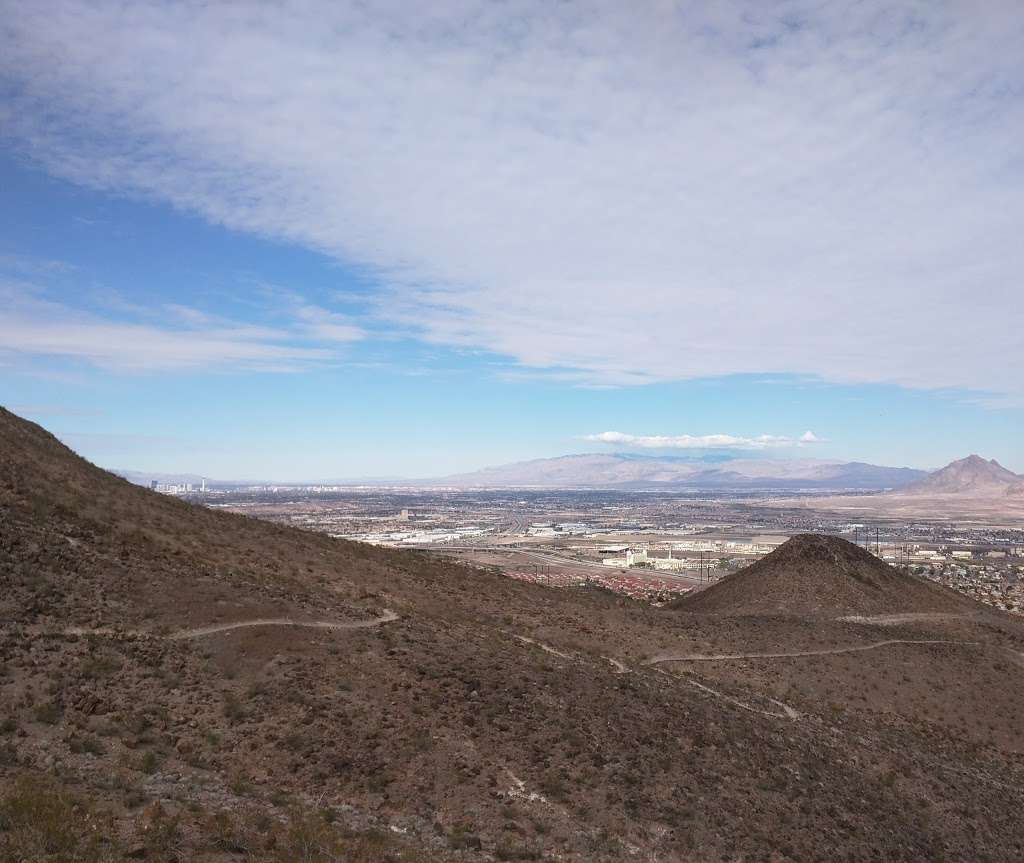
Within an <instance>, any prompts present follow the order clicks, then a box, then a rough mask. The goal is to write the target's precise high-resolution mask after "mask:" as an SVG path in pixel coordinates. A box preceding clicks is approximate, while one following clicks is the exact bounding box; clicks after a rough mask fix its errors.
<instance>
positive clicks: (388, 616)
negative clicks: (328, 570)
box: [167, 608, 398, 641]
mask: <svg viewBox="0 0 1024 863" xmlns="http://www.w3.org/2000/svg"><path fill="white" fill-rule="evenodd" d="M393 620H398V615H397V614H395V613H394V612H393V611H391V610H390V609H388V608H385V609H384V613H383V614H382V615H381V616H380V617H374V618H372V619H371V620H353V621H345V622H337V621H329V620H292V619H291V618H290V617H267V618H257V619H256V620H240V621H237V622H236V623H214V624H211V625H209V626H199V627H196V628H195V629H183V630H181V631H180V632H174V633H171V634H170V635H168V636H167V637H168V638H169V639H171V640H172V641H180V640H181V639H184V638H201V637H202V636H204V635H213V634H215V633H217V632H227V631H228V630H231V629H243V628H245V627H249V626H304V627H307V628H309V629H334V630H337V629H373V628H374V627H377V626H382V625H383V624H385V623H391V621H393Z"/></svg>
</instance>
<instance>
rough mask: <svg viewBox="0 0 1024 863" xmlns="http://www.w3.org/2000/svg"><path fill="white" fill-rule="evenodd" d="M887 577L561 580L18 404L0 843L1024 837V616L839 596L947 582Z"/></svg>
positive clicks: (994, 855) (386, 853) (134, 851)
mask: <svg viewBox="0 0 1024 863" xmlns="http://www.w3.org/2000/svg"><path fill="white" fill-rule="evenodd" d="M802 544H803V546H804V551H803V553H801V554H796V555H794V557H793V558H792V559H791V562H792V564H793V568H792V569H791V570H790V571H792V572H794V573H796V576H795V577H798V578H800V579H805V580H806V578H809V573H811V572H812V571H820V565H821V562H822V559H819V557H818V556H816V553H814V552H813V549H814V548H815V547H816V546H815V544H814V543H813V542H812V541H810V540H805V541H803V543H802ZM799 548H800V545H798V546H797V549H798V550H799ZM805 556H806V557H807V560H806V561H805V562H804V563H801V560H802V559H803V558H804V557H805ZM853 562H854V563H855V564H857V565H858V566H859V565H860V564H859V563H858V562H857V560H854V561H853ZM862 575H864V576H865V582H866V583H865V585H864V586H863V588H860V587H858V589H857V591H855V592H853V593H843V594H842V595H841V596H840V595H838V594H837V598H838V599H840V600H842V601H840V602H839V606H837V607H834V608H833V607H830V606H828V605H827V603H826V599H827V597H824V596H823V597H821V598H819V599H815V600H814V601H813V602H812V603H809V604H807V605H804V606H802V608H805V609H808V608H810V609H813V610H814V612H815V613H814V614H813V615H808V614H804V615H803V616H792V615H789V616H785V615H780V614H777V613H775V612H778V611H780V610H781V611H792V609H788V608H783V607H781V606H780V605H779V604H778V603H775V604H771V603H768V604H767V605H766V606H765V608H766V609H768V610H770V611H771V612H772V613H771V614H770V615H768V616H750V615H749V614H748V615H746V616H734V615H731V614H713V615H710V614H705V613H703V612H701V613H696V612H693V611H690V610H681V609H675V610H669V609H655V608H652V607H650V606H647V605H644V604H640V603H636V602H632V601H630V600H627V599H623V598H621V597H616V596H613V595H609V594H608V593H607V592H604V591H595V590H588V589H578V590H569V589H566V590H553V589H545V588H543V587H539V586H537V585H531V584H524V583H521V582H517V581H514V580H511V579H506V578H502V577H500V576H497V575H495V574H494V573H492V572H488V571H483V570H475V569H471V568H468V567H464V566H459V565H456V564H453V563H450V562H448V561H443V560H439V559H437V558H433V557H431V556H429V555H426V554H420V553H411V552H399V551H387V550H382V549H374V548H370V547H366V546H361V545H358V544H353V543H348V542H341V541H337V540H332V539H330V538H328V537H325V536H322V535H317V534H311V533H305V532H301V531H298V530H294V529H287V528H282V527H277V526H274V525H269V524H265V523H261V522H257V521H254V520H250V519H246V518H243V517H240V516H234V515H230V514H226V513H220V512H213V511H210V510H206V509H201V508H196V507H191V506H188V505H186V504H183V503H181V502H179V501H176V500H173V499H169V498H167V497H164V496H160V495H157V494H154V493H151V492H149V491H147V490H144V489H140V488H136V487H134V486H130V485H129V484H128V483H125V482H123V481H121V480H118V479H116V478H115V477H113V476H111V475H109V474H107V473H105V472H103V471H100V470H98V469H97V468H95V467H93V466H92V465H89V464H88V463H86V462H85V461H83V460H81V459H79V458H78V457H77V456H74V455H73V454H72V453H71V452H70V451H68V450H67V449H66V448H64V447H63V446H62V445H61V444H59V443H58V442H57V441H56V440H55V439H54V438H52V437H51V436H50V435H48V434H46V433H45V432H44V431H43V430H41V429H39V428H38V427H36V426H33V425H31V424H30V423H26V422H24V421H22V420H19V419H18V418H17V417H14V416H13V415H11V414H9V413H6V412H3V411H0V588H2V589H0V859H3V860H6V859H26V860H36V859H48V860H54V861H58V860H59V861H72V860H114V859H125V857H126V856H130V859H146V860H167V861H169V860H181V861H185V860H209V861H228V860H275V861H286V860H299V859H303V860H309V861H328V860H332V861H333V860H352V861H370V860H394V861H400V860H406V861H414V860H420V861H424V860H516V859H518V860H552V861H553V860H562V861H580V863H582V861H613V860H615V861H617V860H623V859H635V860H655V859H657V860H660V861H689V860H695V861H696V860H699V861H706V860H723V861H724V860H729V861H734V860H744V861H753V860H774V861H784V860H794V861H795V860H800V861H803V860H840V859H841V860H877V859H885V860H907V861H910V860H914V861H916V860H924V859H927V860H943V859H945V860H962V859H972V860H1017V859H1021V856H1022V855H1024V845H1022V839H1021V837H1022V836H1024V815H1022V813H1024V790H1022V789H1024V759H1022V754H1021V753H1024V728H1022V727H1021V726H1020V723H1019V722H1018V721H1017V718H1018V717H1019V716H1020V715H1021V712H1022V709H1024V686H1022V685H1021V683H1022V682H1024V680H1022V675H1024V666H1022V665H1021V664H1020V652H1021V651H1024V629H1022V627H1021V625H1020V623H1019V622H1018V621H1016V620H1014V619H1012V618H1010V617H1008V616H1006V615H1002V614H999V613H996V612H992V611H987V610H985V609H984V608H982V607H981V606H977V605H975V604H974V603H970V602H969V601H967V600H964V602H965V603H966V606H965V607H966V609H967V612H968V613H966V614H965V616H962V617H961V616H943V617H940V618H935V619H932V618H912V619H910V620H909V622H906V621H902V620H900V621H897V622H895V623H893V622H891V621H890V622H888V623H886V624H885V625H875V624H872V623H871V622H867V623H865V622H854V621H843V620H835V619H831V618H834V617H839V616H842V615H850V614H857V615H866V614H873V613H900V612H907V613H914V612H932V611H948V610H949V609H948V608H946V607H945V605H944V604H943V602H940V601H937V600H935V599H934V596H933V594H932V593H930V592H928V593H924V592H922V593H914V594H913V596H914V597H917V598H915V599H913V600H912V601H911V600H908V599H907V597H908V596H909V594H908V593H907V591H906V590H904V589H903V587H905V585H903V582H902V581H895V582H891V580H888V574H887V577H886V578H882V577H881V576H880V575H879V574H878V573H866V574H864V573H862ZM769 578H775V579H777V580H778V581H779V583H780V584H782V582H783V581H784V579H782V576H781V575H779V576H769ZM872 579H873V580H874V581H872ZM725 583H726V582H722V584H721V585H719V587H721V586H723V585H724V584H725ZM773 583H774V582H773ZM807 589H808V587H807V585H806V584H804V586H803V587H802V588H801V590H799V591H794V593H793V594H792V595H793V596H794V602H795V601H796V600H799V599H800V597H801V594H802V593H805V592H806V590H807ZM874 591H881V592H882V594H883V595H884V597H885V598H886V600H887V601H890V600H891V601H894V602H896V607H892V606H886V607H884V608H880V607H879V606H882V605H885V603H884V602H881V601H879V602H877V603H876V602H875V601H874V600H872V601H871V602H866V601H864V600H863V597H864V596H868V597H874V596H875V595H876V594H875V593H874ZM705 595H706V596H707V595H710V590H709V591H708V592H707V593H706V594H705ZM847 596H849V597H851V598H849V599H847V598H846V597H847ZM954 600H955V601H954ZM745 601H748V600H745ZM917 601H920V603H922V604H923V605H924V606H926V607H919V606H914V607H913V608H907V607H906V606H907V604H908V603H910V604H912V602H917ZM959 602H960V600H959V598H956V597H954V598H953V599H951V600H950V603H951V605H955V606H956V609H955V610H956V611H961V610H963V609H962V608H961V606H960V605H959ZM385 609H389V610H391V611H393V612H394V614H395V615H397V619H395V620H388V621H387V622H381V620H382V618H384V617H385V616H386V615H385ZM281 620H284V621H287V622H289V623H290V622H292V621H297V622H302V623H316V622H323V623H332V624H339V623H341V624H347V623H357V622H361V623H363V624H365V625H363V626H361V627H359V628H355V627H347V628H326V627H319V628H318V627H309V626H294V625H276V624H275V625H265V624H266V622H267V621H281ZM248 623H262V624H264V625H244V624H248ZM224 624H238V625H237V626H235V627H234V628H221V627H222V625H224ZM211 627H217V628H218V629H217V631H212V630H211V629H209V628H211ZM185 630H189V631H193V633H194V631H196V630H202V631H203V634H201V635H200V634H197V633H194V634H195V637H187V638H174V637H172V636H174V635H175V634H180V633H181V632H182V631H185ZM82 633H84V634H82ZM926 640H935V641H939V640H944V641H949V642H952V643H949V644H916V643H915V644H901V643H897V642H900V641H926ZM880 641H890V642H892V643H890V644H887V645H884V646H874V647H871V648H870V649H863V650H860V651H856V652H854V651H846V652H841V653H836V652H832V653H824V652H822V653H814V652H816V651H826V650H830V649H834V648H838V647H844V648H845V647H852V646H856V645H872V644H875V643H876V642H880ZM791 652H804V653H808V654H811V653H814V655H804V656H774V657H758V658H740V659H733V660H731V661H715V662H712V661H707V662H701V663H686V662H678V661H674V662H664V663H658V664H648V661H649V660H651V659H652V658H655V657H657V656H659V655H664V654H669V653H671V654H683V655H692V654H704V655H708V654H730V655H735V654H754V653H761V654H780V653H791Z"/></svg>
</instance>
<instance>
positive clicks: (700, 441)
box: [583, 431, 822, 450]
mask: <svg viewBox="0 0 1024 863" xmlns="http://www.w3.org/2000/svg"><path fill="white" fill-rule="evenodd" d="M583 440H587V441H592V442H594V443H606V444H612V445H614V446H627V447H637V448H639V449H730V450H737V449H741V450H765V449H785V448H788V447H803V446H808V445H810V444H814V443H821V442H822V439H821V438H819V437H818V436H817V435H816V434H814V432H812V431H806V432H804V433H803V434H802V435H800V437H795V438H794V437H786V436H785V435H768V434H763V435H758V436H757V437H741V436H738V435H729V434H707V435H688V434H684V435H633V434H625V433H623V432H617V431H606V432H600V433H598V434H588V435H584V437H583Z"/></svg>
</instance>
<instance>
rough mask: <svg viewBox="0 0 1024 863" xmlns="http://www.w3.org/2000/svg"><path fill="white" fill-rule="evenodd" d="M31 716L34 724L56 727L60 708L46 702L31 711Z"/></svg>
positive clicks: (51, 702) (54, 703)
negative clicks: (34, 719)
mask: <svg viewBox="0 0 1024 863" xmlns="http://www.w3.org/2000/svg"><path fill="white" fill-rule="evenodd" d="M32 715H33V716H35V718H36V722H42V723H45V724H46V725H56V724H57V723H58V722H59V721H60V708H59V707H58V706H57V704H56V702H53V701H47V702H45V703H44V704H40V705H39V706H38V707H36V709H35V710H33V711H32Z"/></svg>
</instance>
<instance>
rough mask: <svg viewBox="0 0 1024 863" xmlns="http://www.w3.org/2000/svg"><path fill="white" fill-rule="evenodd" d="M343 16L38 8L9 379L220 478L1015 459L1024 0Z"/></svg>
mask: <svg viewBox="0 0 1024 863" xmlns="http://www.w3.org/2000/svg"><path fill="white" fill-rule="evenodd" d="M4 5H5V6H6V5H7V4H4ZM315 5H316V4H314V6H315ZM307 11H308V10H307ZM316 11H317V15H304V14H301V10H300V9H299V7H298V6H294V5H293V4H290V3H281V4H268V5H266V6H264V7H260V8H259V9H258V10H251V11H250V12H248V13H247V14H240V13H232V12H231V11H230V10H227V9H219V8H215V7H203V8H200V7H196V8H188V9H186V8H185V7H182V9H181V10H176V9H175V8H174V7H170V6H165V5H161V4H148V3H142V4H137V5H135V6H133V7H132V8H130V9H125V8H123V7H121V6H115V5H113V4H104V3H96V4H86V3H82V2H77V0H60V2H57V3H54V4H47V7H46V8H45V9H42V8H40V9H38V10H35V9H29V8H25V7H14V6H13V5H12V6H10V8H9V10H8V15H7V16H6V17H7V19H8V20H9V22H10V26H9V27H8V28H7V29H5V31H4V32H3V34H2V35H0V49H2V50H0V79H2V80H3V82H4V89H3V94H4V95H3V96H2V97H0V122H2V125H3V133H2V135H0V182H2V187H3V189H4V195H3V203H2V204H0V299H2V302H0V369H2V373H0V381H2V384H0V403H2V404H4V405H5V406H7V407H8V408H10V409H11V410H14V411H15V412H17V413H20V414H23V415H25V416H26V417H28V418H29V419H32V420H35V421H38V422H41V423H42V424H43V425H44V426H45V427H46V428H48V429H51V430H52V431H54V432H55V433H57V434H58V436H60V437H61V438H62V439H64V440H66V441H67V442H68V443H69V444H71V445H73V446H74V447H75V449H77V450H78V451H80V452H82V453H83V454H84V455H86V456H87V457H89V458H90V459H91V460H93V461H95V462H97V463H99V464H101V465H103V466H106V467H117V468H130V469H138V470H149V471H161V472H190V473H197V474H204V475H207V476H211V477H219V478H236V477H249V476H255V477H269V478H274V479H280V480H299V479H314V478H318V477H322V478H331V477H361V476H381V475H386V476H409V477H429V476H441V475H445V474H449V473H457V472H464V471H471V470H475V469H478V468H481V467H484V466H486V465H495V464H503V463H507V462H514V461H519V460H525V459H530V458H540V457H550V456H557V455H562V454H566V453H573V452H616V451H623V450H625V451H630V452H636V453H642V454H654V453H659V452H664V453H675V454H692V455H694V456H700V455H702V454H710V455H714V454H719V455H721V454H726V455H730V454H734V455H742V456H743V457H745V458H749V457H770V458H789V457H792V458H804V457H813V458H824V459H837V460H862V461H866V462H872V463H876V464H884V465H892V466H909V467H915V468H922V469H932V468H937V467H941V466H942V465H944V464H946V463H948V462H950V461H952V460H954V459H957V458H961V457H963V456H965V455H967V454H968V453H972V452H977V453H979V454H981V455H983V456H984V457H986V458H995V459H997V460H999V461H1000V462H1001V463H1002V464H1004V465H1005V466H1006V467H1008V468H1010V469H1011V470H1014V471H1016V472H1018V473H1020V472H1024V443H1022V438H1021V435H1020V432H1019V430H1020V428H1022V427H1024V382H1022V381H1024V379H1022V377H1021V375H1020V368H1021V365H1022V360H1024V310H1022V308H1021V304H1020V303H1019V293H1020V287H1019V285H1020V273H1021V271H1022V265H1024V252H1022V248H1021V245H1020V243H1019V241H1018V239H1017V234H1018V232H1019V224H1020V221H1021V218H1022V217H1024V195H1022V180H1024V168H1022V166H1021V164H1020V161H1019V158H1017V156H1016V153H1017V151H1018V149H1019V147H1018V146H1017V143H1016V142H1018V141H1019V140H1021V138H1022V137H1024V104H1022V100H1021V98H1020V87H1019V82H1020V81H1021V80H1024V59H1022V58H1021V57H1020V52H1019V51H1018V50H1016V46H1017V45H1018V44H1019V41H1020V39H1021V37H1022V36H1024V22H1022V21H1021V18H1020V16H1019V14H1015V13H1014V10H1013V8H1012V6H1010V5H1005V4H992V5H991V6H988V7H986V9H984V10H980V11H979V10H976V9H969V8H968V7H967V6H965V5H963V4H958V3H946V4H912V5H909V6H905V7H901V9H900V10H899V11H894V10H892V9H889V8H887V7H886V6H885V4H881V3H877V4H876V3H866V4H860V5H859V6H858V7H857V8H856V10H855V11H852V10H845V11H843V12H842V14H840V12H839V10H830V9H829V8H828V7H818V6H816V5H812V4H806V3H799V2H794V3H786V4H783V5H782V6H779V7H773V9H772V10H767V9H764V8H763V7H760V6H753V5H749V4H741V3H736V4H721V5H720V6H717V7H716V8H715V10H714V11H711V10H707V9H702V8H691V7H689V6H686V5H685V4H680V5H672V4H668V5H664V6H658V7H652V8H651V9H650V10H649V12H648V14H644V15H635V14H628V13H626V12H619V11H616V9H615V8H614V7H611V8H609V7H604V6H599V5H590V4H568V5H564V6H559V7H557V8H555V7H550V6H548V5H547V4H534V3H521V4H513V5H512V6H506V7H497V6H493V5H491V4H476V3H470V2H467V3H458V4H455V3H452V4H440V5H438V6H436V7H434V8H433V9H432V10H431V12H430V13H429V14H427V13H424V14H423V16H422V17H420V18H413V17H411V16H408V15H407V14H403V13H402V10H401V9H400V8H399V7H396V6H392V5H390V4H371V5H370V7H367V6H360V5H355V4H353V5H348V4H331V5H330V6H324V7H322V8H317V10H316ZM314 19H315V21H316V22H321V23H315V22H314ZM324 21H326V22H329V24H330V26H322V22H324ZM807 433H810V435H811V437H810V438H808V437H806V435H807Z"/></svg>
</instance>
